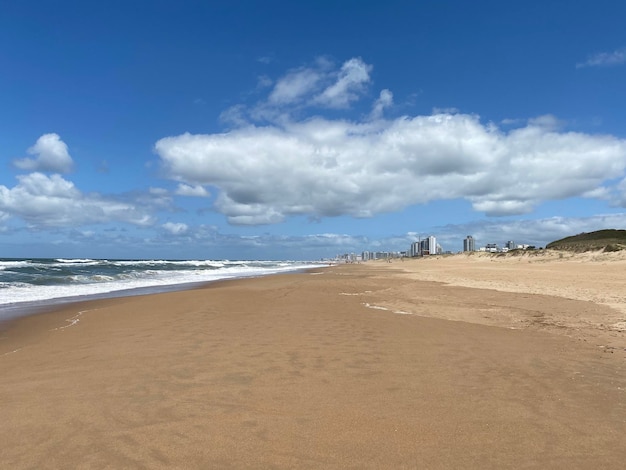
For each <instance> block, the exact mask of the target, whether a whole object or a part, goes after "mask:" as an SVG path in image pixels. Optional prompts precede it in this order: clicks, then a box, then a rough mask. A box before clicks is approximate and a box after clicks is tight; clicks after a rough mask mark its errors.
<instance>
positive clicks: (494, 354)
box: [0, 253, 626, 469]
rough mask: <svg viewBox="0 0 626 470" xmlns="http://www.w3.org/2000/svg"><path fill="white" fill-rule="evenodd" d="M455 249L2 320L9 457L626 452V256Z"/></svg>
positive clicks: (428, 464)
mask: <svg viewBox="0 0 626 470" xmlns="http://www.w3.org/2000/svg"><path fill="white" fill-rule="evenodd" d="M612 255H613V256H609V255H599V254H590V255H577V256H570V255H563V254H561V255H558V254H544V255H541V256H540V255H533V256H531V255H523V256H517V257H515V256H507V257H494V256H485V255H479V254H475V255H471V256H468V255H455V256H451V257H432V258H429V259H420V260H410V261H405V262H400V261H394V262H393V263H382V262H371V263H365V264H360V265H357V264H355V265H340V266H335V267H330V268H321V269H319V270H314V271H310V272H306V273H296V274H287V275H276V276H270V277H263V278H257V279H245V280H234V281H226V282H217V283H214V284H211V285H209V286H207V287H205V288H201V289H195V290H190V291H182V292H170V293H166V294H155V295H149V296H142V297H126V298H121V299H106V300H99V301H93V302H84V303H75V304H69V305H65V306H64V307H62V308H60V309H58V310H56V311H53V312H49V313H46V314H40V315H35V316H30V317H26V318H22V319H20V320H18V321H15V322H13V323H12V324H10V325H4V327H3V329H2V331H0V338H1V339H0V378H1V379H0V442H2V445H1V446H0V468H11V469H22V468H29V469H45V468H55V469H57V468H77V469H80V468H111V469H120V468H149V469H159V468H162V469H166V468H167V469H172V468H174V469H188V468H203V469H204V468H355V469H362V468H418V469H461V468H462V469H474V468H475V469H479V468H480V469H489V468H493V469H496V468H498V469H502V468H516V469H546V468H548V469H562V468H568V469H595V468H623V466H624V456H625V455H626V439H625V437H624V436H626V333H624V329H626V302H625V300H626V260H625V259H623V257H622V256H621V255H620V254H619V253H615V254H612Z"/></svg>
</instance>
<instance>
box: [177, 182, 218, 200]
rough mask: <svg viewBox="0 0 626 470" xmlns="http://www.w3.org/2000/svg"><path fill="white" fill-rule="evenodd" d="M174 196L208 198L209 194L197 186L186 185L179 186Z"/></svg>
mask: <svg viewBox="0 0 626 470" xmlns="http://www.w3.org/2000/svg"><path fill="white" fill-rule="evenodd" d="M176 194H177V195H178V196H191V197H209V196H210V194H209V192H208V191H207V190H206V189H204V188H203V187H202V186H200V185H199V184H197V185H195V186H189V185H188V184H182V183H181V184H179V185H178V188H176Z"/></svg>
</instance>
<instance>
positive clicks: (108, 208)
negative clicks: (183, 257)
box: [0, 173, 154, 227]
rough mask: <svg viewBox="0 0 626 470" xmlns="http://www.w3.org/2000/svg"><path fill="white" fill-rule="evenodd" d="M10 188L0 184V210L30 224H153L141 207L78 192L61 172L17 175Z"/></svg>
mask: <svg viewBox="0 0 626 470" xmlns="http://www.w3.org/2000/svg"><path fill="white" fill-rule="evenodd" d="M17 179H18V184H17V185H16V186H14V187H13V188H7V187H6V186H3V185H0V212H5V213H6V214H9V215H10V216H13V217H19V218H21V219H23V220H25V221H26V222H27V223H28V224H29V225H30V226H31V227H64V226H65V227H67V226H76V225H81V224H89V223H105V222H110V221H121V222H127V223H130V224H134V225H138V226H147V225H152V224H153V223H154V218H153V217H152V216H151V215H150V214H149V212H148V210H145V209H142V208H141V206H138V205H135V204H132V203H130V202H125V201H121V200H115V199H111V198H104V197H102V196H100V195H97V194H93V195H87V194H83V193H81V192H80V191H79V190H78V189H77V188H76V187H75V186H74V183H72V182H71V181H67V180H65V179H64V178H63V177H61V176H60V175H57V174H54V175H51V176H47V175H44V174H43V173H30V174H28V175H21V176H18V177H17Z"/></svg>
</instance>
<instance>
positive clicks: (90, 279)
mask: <svg viewBox="0 0 626 470" xmlns="http://www.w3.org/2000/svg"><path fill="white" fill-rule="evenodd" d="M55 261H59V260H55ZM59 262H60V263H62V264H63V265H65V266H70V265H72V264H77V263H81V264H82V265H83V266H86V267H87V266H89V265H91V264H97V263H106V264H108V265H109V266H111V265H112V264H117V265H122V264H124V265H125V266H127V267H129V269H125V270H123V271H122V270H120V272H118V273H111V274H103V273H97V272H95V271H94V272H93V273H89V272H85V273H80V274H76V273H73V274H70V275H66V276H65V278H64V279H66V281H65V282H64V283H57V284H53V285H37V284H29V283H28V282H23V281H18V280H3V281H0V307H1V306H9V305H11V306H12V305H19V304H22V303H31V302H43V301H47V300H53V299H61V298H71V297H81V296H94V295H96V296H97V295H107V294H111V293H114V292H119V291H126V290H134V289H150V290H151V291H158V290H163V289H165V288H166V286H167V287H168V288H169V287H170V286H172V287H174V286H180V285H183V284H193V283H203V282H210V281H215V280H220V279H232V278H240V277H252V276H263V275H268V274H275V273H281V272H289V271H295V270H300V269H306V268H312V267H319V265H317V264H306V263H296V262H286V263H276V262H264V261H245V262H243V261H241V262H231V261H175V262H172V261H162V260H149V261H115V262H113V261H106V260H104V261H97V260H88V259H81V260H67V259H63V261H59ZM11 263H13V265H12V267H17V266H20V267H21V266H29V267H33V266H35V267H36V266H41V267H45V268H46V269H48V270H49V271H50V272H52V271H53V270H54V264H50V263H49V262H48V264H45V263H41V264H39V263H37V262H35V261H15V262H14V261H3V262H2V265H3V266H8V265H9V264H11ZM176 265H178V266H179V269H177V268H176ZM184 266H187V267H188V269H183V267H184ZM190 266H194V268H193V269H191V268H189V267H190ZM133 267H137V269H133ZM165 267H167V268H169V269H164V268H165ZM202 267H206V269H202ZM89 269H91V268H89ZM4 272H8V271H4ZM2 317H3V313H2V311H0V319H2Z"/></svg>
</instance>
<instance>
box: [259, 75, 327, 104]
mask: <svg viewBox="0 0 626 470" xmlns="http://www.w3.org/2000/svg"><path fill="white" fill-rule="evenodd" d="M322 79H323V75H322V73H321V72H320V71H318V70H314V69H311V68H301V69H298V70H293V71H291V72H289V73H288V74H287V75H285V76H284V77H283V78H281V79H280V80H278V82H276V85H275V86H274V89H273V90H272V92H271V93H270V95H269V98H268V101H269V102H270V103H271V104H275V105H283V104H293V103H295V102H298V101H301V100H302V99H303V97H306V96H307V95H308V94H309V93H311V91H312V90H314V89H315V88H316V86H317V84H318V83H319V82H320V80H322Z"/></svg>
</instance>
